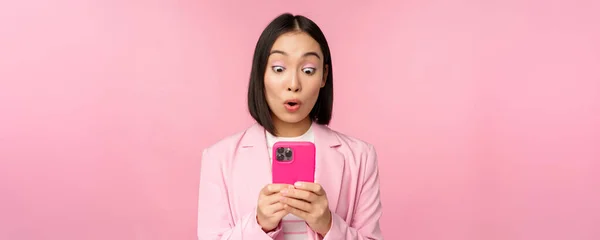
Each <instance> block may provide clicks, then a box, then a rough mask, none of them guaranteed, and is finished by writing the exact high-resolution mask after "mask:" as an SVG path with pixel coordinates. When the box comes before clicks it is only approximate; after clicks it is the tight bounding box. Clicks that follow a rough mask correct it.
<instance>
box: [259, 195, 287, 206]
mask: <svg viewBox="0 0 600 240" xmlns="http://www.w3.org/2000/svg"><path fill="white" fill-rule="evenodd" d="M281 197H282V195H281V194H279V193H277V194H271V195H268V196H263V197H262V203H263V204H265V205H272V204H274V203H278V202H279V200H280V199H281Z"/></svg>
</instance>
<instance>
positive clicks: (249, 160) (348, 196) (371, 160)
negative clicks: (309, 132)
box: [197, 123, 383, 240]
mask: <svg viewBox="0 0 600 240" xmlns="http://www.w3.org/2000/svg"><path fill="white" fill-rule="evenodd" d="M313 131H314V136H315V145H316V155H317V161H316V164H317V165H316V170H315V171H316V172H315V182H317V183H319V184H321V186H322V187H323V188H324V189H325V191H326V194H327V199H328V200H329V208H330V210H331V212H332V224H331V229H330V230H329V232H328V233H327V235H325V238H324V239H325V240H327V239H332V240H338V239H346V240H350V239H383V237H382V234H381V230H380V227H379V219H380V217H381V214H382V210H381V201H380V198H379V171H378V166H377V154H376V152H375V149H374V147H373V146H372V145H370V144H368V143H366V142H363V141H361V140H358V139H356V138H353V137H349V136H346V135H344V134H342V133H339V132H336V131H333V130H331V129H330V128H328V127H326V126H323V125H319V124H316V123H313ZM268 154H269V153H267V143H266V139H265V132H264V128H262V127H261V126H260V125H259V124H254V125H253V126H251V127H249V128H248V129H246V130H245V131H242V132H240V133H237V134H235V135H232V136H229V137H227V138H224V139H223V140H221V141H219V142H217V143H216V144H214V145H212V146H210V147H208V148H206V149H205V150H204V151H203V153H202V162H201V167H200V187H199V191H200V192H199V204H198V229H197V231H198V232H197V233H198V239H199V240H217V239H219V240H224V239H229V240H238V239H248V240H263V239H264V240H269V239H283V234H280V231H281V230H278V231H275V232H273V233H269V234H267V233H265V232H263V231H262V229H261V227H260V226H259V225H258V223H257V221H256V205H257V201H258V195H259V192H260V190H261V189H262V188H263V187H264V186H265V185H267V184H269V183H271V165H270V160H269V155H268ZM308 230H309V231H308V236H309V239H320V237H319V235H318V234H316V233H315V232H313V231H312V230H311V229H310V228H308Z"/></svg>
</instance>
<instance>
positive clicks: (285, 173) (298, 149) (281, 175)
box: [272, 141, 316, 185]
mask: <svg viewBox="0 0 600 240" xmlns="http://www.w3.org/2000/svg"><path fill="white" fill-rule="evenodd" d="M315 154H316V150H315V144H313V143H312V142H300V141H298V142H289V141H280V142H276V143H275V144H274V145H273V161H272V177H273V183H277V184H292V185H293V184H294V183H295V182H297V181H302V182H314V181H315Z"/></svg>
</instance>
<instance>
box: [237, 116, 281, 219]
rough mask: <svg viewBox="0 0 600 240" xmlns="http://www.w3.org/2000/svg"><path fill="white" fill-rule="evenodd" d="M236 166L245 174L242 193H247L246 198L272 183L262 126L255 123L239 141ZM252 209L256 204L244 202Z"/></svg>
mask: <svg viewBox="0 0 600 240" xmlns="http://www.w3.org/2000/svg"><path fill="white" fill-rule="evenodd" d="M236 158H237V159H239V160H240V161H238V166H239V167H240V168H239V169H240V171H243V172H247V173H246V174H243V175H245V176H246V178H245V180H244V182H245V183H244V184H245V185H249V186H247V187H244V188H243V190H242V191H249V192H248V194H249V195H248V196H252V195H256V197H258V193H259V191H260V190H261V189H262V188H263V187H264V186H265V185H267V184H270V183H271V182H272V177H271V164H270V161H269V153H268V152H267V140H266V137H265V131H264V128H263V127H262V126H260V125H259V124H257V123H255V124H254V125H252V126H251V127H249V128H248V129H247V130H246V132H245V133H244V136H243V137H242V139H241V140H240V143H239V150H238V152H237V156H236ZM246 202H249V203H251V204H253V205H252V206H250V205H249V206H248V207H254V206H255V205H256V202H252V201H246Z"/></svg>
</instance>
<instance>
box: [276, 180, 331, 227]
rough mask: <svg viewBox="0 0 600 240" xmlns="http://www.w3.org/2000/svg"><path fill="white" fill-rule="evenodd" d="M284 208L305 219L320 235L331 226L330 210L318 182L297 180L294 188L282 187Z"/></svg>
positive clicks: (325, 195) (323, 191)
mask: <svg viewBox="0 0 600 240" xmlns="http://www.w3.org/2000/svg"><path fill="white" fill-rule="evenodd" d="M281 195H283V197H282V198H281V203H284V209H285V210H286V211H287V212H289V213H291V214H294V215H296V216H298V217H300V218H302V219H304V220H305V221H306V223H307V224H308V226H310V228H312V229H313V230H314V231H315V232H317V233H318V234H320V235H321V236H323V237H324V236H325V234H327V232H329V229H330V228H331V211H330V210H329V201H327V194H326V193H325V190H323V188H322V187H321V185H319V184H318V183H310V182H297V183H296V184H295V188H286V189H282V191H281Z"/></svg>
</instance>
